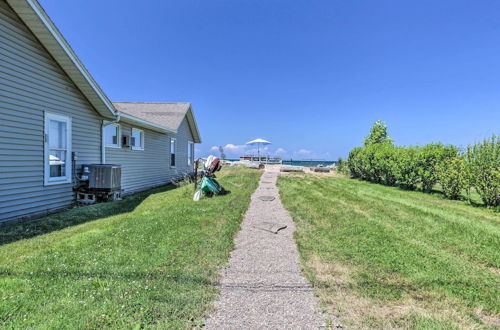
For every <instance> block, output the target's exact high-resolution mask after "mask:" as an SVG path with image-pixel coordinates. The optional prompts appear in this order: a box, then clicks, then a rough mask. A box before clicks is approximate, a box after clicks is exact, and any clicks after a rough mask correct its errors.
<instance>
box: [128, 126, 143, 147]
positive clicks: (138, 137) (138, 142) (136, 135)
mask: <svg viewBox="0 0 500 330" xmlns="http://www.w3.org/2000/svg"><path fill="white" fill-rule="evenodd" d="M130 145H131V146H132V150H144V131H142V130H140V129H136V128H132V136H131V138H130Z"/></svg>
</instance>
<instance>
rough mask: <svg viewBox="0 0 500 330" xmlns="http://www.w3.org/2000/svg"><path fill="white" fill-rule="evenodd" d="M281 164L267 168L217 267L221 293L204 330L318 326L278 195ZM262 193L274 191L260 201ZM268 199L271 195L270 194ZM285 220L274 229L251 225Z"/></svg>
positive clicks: (319, 320)
mask: <svg viewBox="0 0 500 330" xmlns="http://www.w3.org/2000/svg"><path fill="white" fill-rule="evenodd" d="M278 171H279V167H276V166H270V167H268V168H266V170H265V172H264V174H263V175H262V177H261V179H260V183H259V187H258V188H257V190H256V191H255V193H254V194H253V195H252V201H251V203H250V207H249V209H248V211H247V213H246V215H245V218H244V220H243V223H242V225H241V231H240V232H239V233H238V235H237V237H236V241H235V244H236V249H235V250H234V251H233V252H232V253H231V257H230V259H229V267H228V268H225V269H222V270H221V276H222V278H221V284H220V292H221V295H220V297H219V300H218V301H216V302H215V311H214V312H213V313H212V315H210V316H209V317H208V319H207V320H206V321H205V326H206V328H208V329H318V328H321V327H322V326H323V324H324V317H323V315H322V314H321V313H320V312H319V310H318V306H317V302H316V298H315V297H314V295H313V292H312V289H311V287H310V285H309V283H308V282H307V281H306V279H305V278H304V277H303V276H302V275H301V273H300V269H299V265H298V262H299V255H298V252H297V247H296V245H295V241H294V240H293V231H294V230H295V226H294V223H293V221H292V219H291V217H290V215H289V214H288V212H286V211H285V209H284V208H283V206H282V204H281V201H280V199H279V194H278V189H277V188H276V181H277V177H278ZM261 196H272V197H274V198H275V199H274V200H272V201H263V200H261V199H259V197H261ZM268 199H271V198H268ZM262 222H271V223H278V224H282V225H286V226H287V228H285V229H283V230H280V231H279V232H278V234H274V233H272V232H268V231H265V230H262V229H258V228H255V226H257V227H263V228H264V227H265V225H262Z"/></svg>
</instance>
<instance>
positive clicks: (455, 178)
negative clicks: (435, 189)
mask: <svg viewBox="0 0 500 330" xmlns="http://www.w3.org/2000/svg"><path fill="white" fill-rule="evenodd" d="M466 167H467V165H466V163H465V161H464V159H463V158H460V157H455V158H452V159H449V160H448V161H446V162H442V163H440V164H438V165H437V177H438V180H439V183H440V184H441V188H442V189H443V193H444V195H445V196H446V197H447V198H449V199H459V198H460V197H461V196H462V191H463V190H464V189H465V188H466V187H467V185H468V182H467V177H466V175H465V173H466V171H467V168H466Z"/></svg>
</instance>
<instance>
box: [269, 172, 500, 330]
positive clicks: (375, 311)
mask: <svg viewBox="0 0 500 330" xmlns="http://www.w3.org/2000/svg"><path fill="white" fill-rule="evenodd" d="M278 186H279V189H280V192H281V194H282V199H283V203H284V205H285V207H286V208H287V209H288V210H289V211H290V213H291V214H292V217H293V218H294V221H295V222H296V224H297V231H296V233H295V238H296V241H297V244H298V247H299V251H300V254H301V258H302V262H303V266H304V271H305V273H306V275H307V276H308V278H309V279H310V280H311V282H312V283H313V285H314V287H315V289H316V293H317V294H318V295H319V297H320V300H321V301H322V303H323V305H324V306H325V307H326V308H327V309H329V310H330V311H331V312H332V313H334V314H336V315H339V317H340V322H341V323H343V324H345V325H347V326H349V327H354V328H434V329H439V328H442V329H449V328H494V327H498V326H500V214H499V213H495V212H494V211H492V210H488V209H486V208H479V207H473V206H470V205H468V204H466V203H465V202H461V201H450V200H445V199H444V198H442V197H440V196H439V195H437V194H424V193H421V192H410V191H404V190H401V189H398V188H394V187H386V186H382V185H377V184H372V183H368V182H363V181H358V180H353V179H348V178H342V177H320V176H313V175H302V176H300V177H280V179H279V182H278Z"/></svg>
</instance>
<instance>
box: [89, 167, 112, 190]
mask: <svg viewBox="0 0 500 330" xmlns="http://www.w3.org/2000/svg"><path fill="white" fill-rule="evenodd" d="M83 167H84V168H85V167H87V168H88V173H89V174H88V178H89V185H88V187H89V189H91V190H94V191H117V190H121V177H122V168H121V165H114V164H90V165H83Z"/></svg>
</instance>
